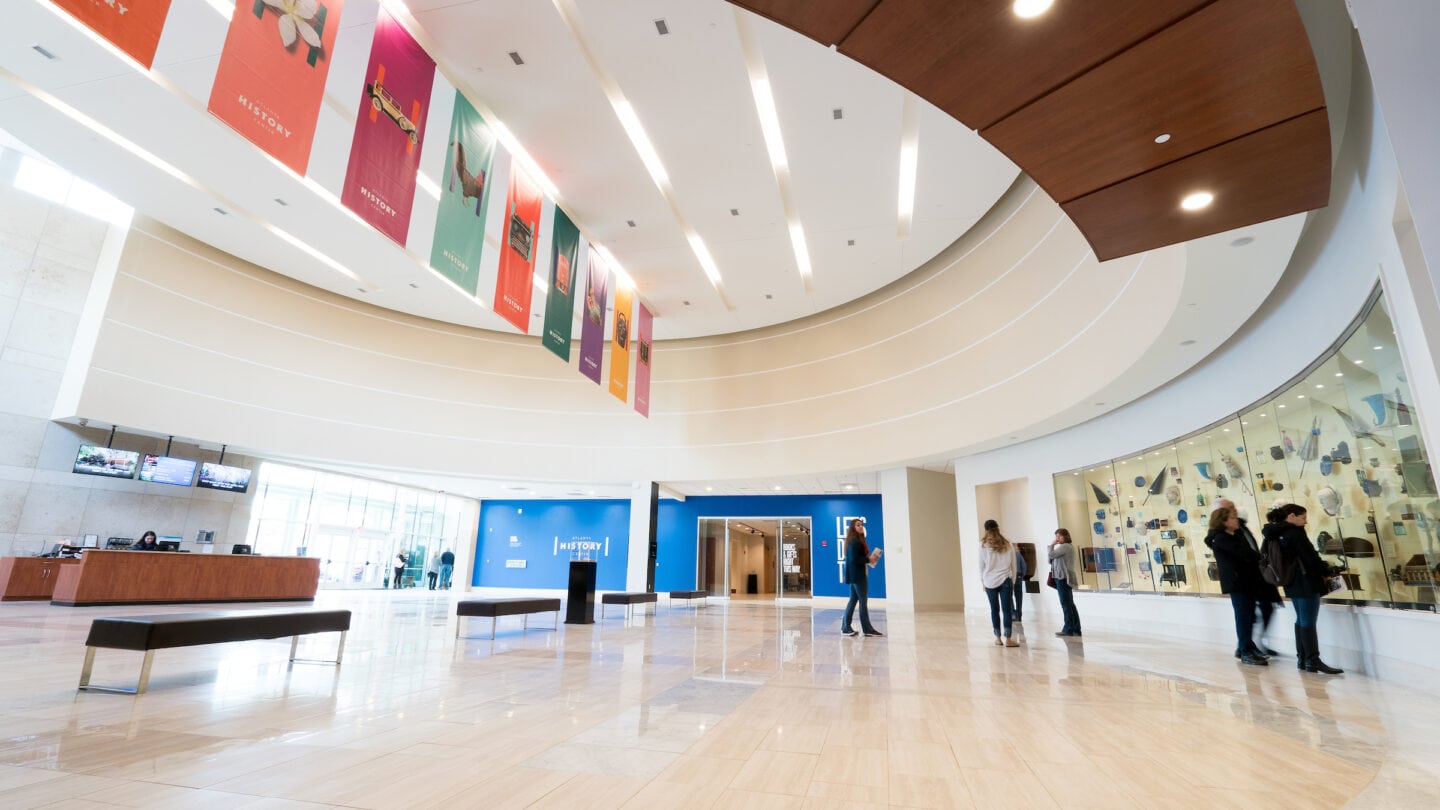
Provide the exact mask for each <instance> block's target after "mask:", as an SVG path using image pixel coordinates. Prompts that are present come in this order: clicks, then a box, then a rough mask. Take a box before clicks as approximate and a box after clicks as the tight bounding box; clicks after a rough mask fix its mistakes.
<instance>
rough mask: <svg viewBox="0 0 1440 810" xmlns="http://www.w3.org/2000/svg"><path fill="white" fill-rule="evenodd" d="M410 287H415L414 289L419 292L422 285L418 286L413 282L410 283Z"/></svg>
mask: <svg viewBox="0 0 1440 810" xmlns="http://www.w3.org/2000/svg"><path fill="white" fill-rule="evenodd" d="M410 286H411V287H414V288H415V289H417V290H418V289H420V285H419V284H416V283H415V282H413V281H412V282H410Z"/></svg>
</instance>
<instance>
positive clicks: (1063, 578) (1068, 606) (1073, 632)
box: [1050, 529, 1080, 636]
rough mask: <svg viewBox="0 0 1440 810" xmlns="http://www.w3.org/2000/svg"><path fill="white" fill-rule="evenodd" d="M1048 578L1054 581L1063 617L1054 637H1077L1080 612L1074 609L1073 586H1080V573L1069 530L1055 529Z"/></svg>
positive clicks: (1051, 544) (1051, 543)
mask: <svg viewBox="0 0 1440 810" xmlns="http://www.w3.org/2000/svg"><path fill="white" fill-rule="evenodd" d="M1050 576H1051V577H1052V578H1054V580H1055V592H1056V593H1057V594H1059V596H1060V612H1061V613H1062V614H1063V615H1064V617H1065V624H1064V626H1062V627H1061V628H1060V632H1058V633H1056V634H1055V635H1057V636H1079V635H1080V611H1078V610H1076V609H1075V586H1076V585H1078V584H1080V573H1079V569H1078V566H1077V565H1076V563H1075V546H1074V545H1073V544H1071V542H1070V530H1069V529H1056V530H1055V539H1054V540H1052V541H1051V542H1050Z"/></svg>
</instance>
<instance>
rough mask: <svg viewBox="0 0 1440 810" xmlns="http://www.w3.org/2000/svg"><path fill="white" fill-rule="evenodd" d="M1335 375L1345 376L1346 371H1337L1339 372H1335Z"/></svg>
mask: <svg viewBox="0 0 1440 810" xmlns="http://www.w3.org/2000/svg"><path fill="white" fill-rule="evenodd" d="M1335 376H1336V377H1344V376H1345V372H1343V371H1337V372H1335Z"/></svg>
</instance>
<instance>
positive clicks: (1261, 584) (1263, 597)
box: [1213, 498, 1285, 658]
mask: <svg viewBox="0 0 1440 810" xmlns="http://www.w3.org/2000/svg"><path fill="white" fill-rule="evenodd" d="M1213 505H1214V507H1215V508H1216V509H1219V508H1220V507H1222V506H1225V507H1229V508H1230V509H1234V510H1235V515H1236V516H1237V517H1238V516H1239V515H1240V510H1239V509H1238V508H1236V506H1235V502H1234V501H1232V500H1230V499H1229V498H1216V499H1215V503H1214V504H1213ZM1239 534H1240V536H1241V537H1244V538H1245V542H1247V543H1249V544H1250V548H1252V549H1254V550H1255V553H1256V554H1259V553H1260V544H1259V543H1257V542H1256V541H1255V535H1254V534H1252V533H1251V531H1250V527H1249V526H1248V525H1246V523H1245V518H1243V517H1242V518H1240V531H1239ZM1257 588H1258V589H1259V590H1258V592H1257V593H1256V595H1255V606H1256V607H1257V608H1259V609H1260V643H1259V644H1257V645H1255V650H1254V652H1258V653H1260V654H1261V655H1263V656H1265V657H1266V658H1274V657H1276V656H1278V655H1280V653H1278V652H1276V651H1274V650H1272V649H1270V647H1269V646H1267V645H1266V644H1265V634H1266V633H1267V632H1269V630H1270V617H1271V616H1273V615H1274V614H1275V606H1276V605H1283V604H1285V603H1284V602H1283V601H1281V599H1280V589H1279V588H1276V587H1275V586H1274V585H1271V584H1270V583H1268V582H1266V581H1265V579H1264V578H1263V577H1261V578H1260V579H1259V580H1258V584H1257Z"/></svg>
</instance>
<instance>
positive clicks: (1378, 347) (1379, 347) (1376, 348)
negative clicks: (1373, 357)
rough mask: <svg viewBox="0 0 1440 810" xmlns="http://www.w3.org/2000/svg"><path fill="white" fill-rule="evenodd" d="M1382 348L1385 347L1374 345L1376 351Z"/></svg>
mask: <svg viewBox="0 0 1440 810" xmlns="http://www.w3.org/2000/svg"><path fill="white" fill-rule="evenodd" d="M1383 348H1385V347H1384V346H1376V347H1375V351H1377V352H1378V351H1380V350H1381V349H1383Z"/></svg>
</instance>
